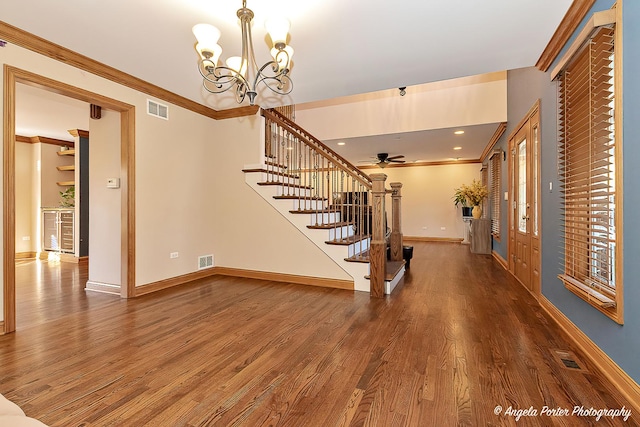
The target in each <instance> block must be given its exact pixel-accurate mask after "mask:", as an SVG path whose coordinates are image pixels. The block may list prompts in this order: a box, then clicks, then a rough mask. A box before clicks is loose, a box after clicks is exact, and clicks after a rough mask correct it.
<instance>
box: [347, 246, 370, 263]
mask: <svg viewBox="0 0 640 427" xmlns="http://www.w3.org/2000/svg"><path fill="white" fill-rule="evenodd" d="M344 260H345V261H348V262H364V263H368V262H369V260H370V258H369V250H368V249H367V250H366V251H362V252H360V253H357V254H355V255H353V256H350V257H349V258H345V259H344Z"/></svg>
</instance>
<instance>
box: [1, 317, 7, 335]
mask: <svg viewBox="0 0 640 427" xmlns="http://www.w3.org/2000/svg"><path fill="white" fill-rule="evenodd" d="M0 331H2V333H1V334H0V335H4V334H6V333H7V331H5V330H4V320H0Z"/></svg>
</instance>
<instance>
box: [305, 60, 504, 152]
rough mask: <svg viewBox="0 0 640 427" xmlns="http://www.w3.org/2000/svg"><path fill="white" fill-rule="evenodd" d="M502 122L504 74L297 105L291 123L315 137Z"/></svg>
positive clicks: (381, 133)
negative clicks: (400, 94) (294, 120)
mask: <svg viewBox="0 0 640 427" xmlns="http://www.w3.org/2000/svg"><path fill="white" fill-rule="evenodd" d="M506 120H507V75H506V72H497V73H490V74H484V75H481V76H472V77H465V78H460V79H453V80H446V81H442V82H435V83H428V84H424V85H420V86H414V87H411V88H410V90H408V91H407V94H406V95H405V96H403V97H400V96H398V91H397V89H394V90H387V91H381V92H376V93H372V94H366V95H357V96H351V97H345V98H341V99H339V100H328V101H321V102H314V103H308V104H302V105H297V106H296V122H297V123H298V124H299V125H300V126H302V127H303V128H305V129H307V130H308V131H310V132H312V133H313V134H314V136H315V137H316V138H318V139H320V140H332V139H339V138H350V137H358V136H369V135H386V134H393V133H399V132H412V131H420V130H429V129H442V128H449V127H454V126H468V125H478V124H485V123H498V122H504V121H506ZM329 123H330V124H331V125H330V126H328V125H327V124H329Z"/></svg>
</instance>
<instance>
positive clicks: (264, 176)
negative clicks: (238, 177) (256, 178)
mask: <svg viewBox="0 0 640 427" xmlns="http://www.w3.org/2000/svg"><path fill="white" fill-rule="evenodd" d="M284 173H287V172H286V171H285V172H284ZM260 179H261V180H262V182H282V183H285V184H300V178H295V177H292V176H282V175H278V174H275V173H267V172H262V173H261V174H260Z"/></svg>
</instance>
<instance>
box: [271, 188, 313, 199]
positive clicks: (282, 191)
mask: <svg viewBox="0 0 640 427" xmlns="http://www.w3.org/2000/svg"><path fill="white" fill-rule="evenodd" d="M276 189H277V192H276V195H277V196H298V197H303V198H304V197H312V196H313V194H311V193H312V191H311V190H310V189H308V188H295V187H281V186H276Z"/></svg>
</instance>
